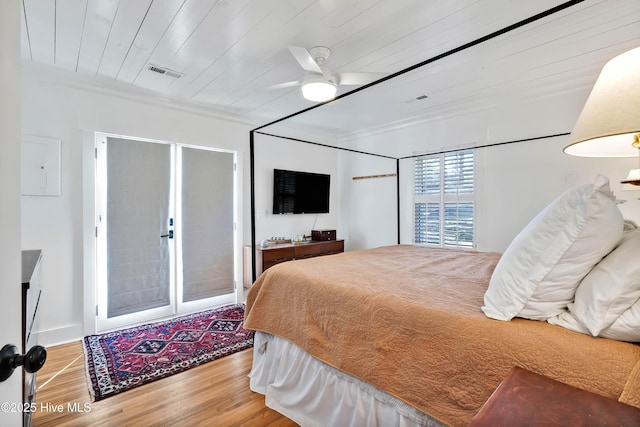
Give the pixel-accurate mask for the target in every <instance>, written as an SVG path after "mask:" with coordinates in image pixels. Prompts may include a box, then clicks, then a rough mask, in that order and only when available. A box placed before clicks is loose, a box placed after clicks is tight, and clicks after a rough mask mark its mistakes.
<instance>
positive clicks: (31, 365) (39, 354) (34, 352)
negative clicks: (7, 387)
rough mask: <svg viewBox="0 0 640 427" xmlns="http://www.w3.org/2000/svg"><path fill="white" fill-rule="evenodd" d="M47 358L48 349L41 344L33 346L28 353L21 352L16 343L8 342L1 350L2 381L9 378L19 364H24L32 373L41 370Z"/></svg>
mask: <svg viewBox="0 0 640 427" xmlns="http://www.w3.org/2000/svg"><path fill="white" fill-rule="evenodd" d="M46 360H47V349H45V348H44V347H42V346H41V345H35V346H33V347H31V349H29V351H28V352H27V354H19V353H18V348H17V347H16V346H15V345H13V344H7V345H5V346H4V347H2V350H0V382H2V381H4V380H6V379H7V378H9V377H10V376H11V374H13V371H14V370H15V369H16V368H17V367H18V366H24V370H25V371H27V372H28V373H30V374H31V373H34V372H36V371H38V370H40V368H42V366H43V365H44V362H45V361H46Z"/></svg>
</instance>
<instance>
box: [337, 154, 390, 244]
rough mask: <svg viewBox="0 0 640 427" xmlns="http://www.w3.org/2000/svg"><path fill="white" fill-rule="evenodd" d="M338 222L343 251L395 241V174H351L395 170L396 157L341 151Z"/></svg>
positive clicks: (380, 172) (386, 172) (382, 172)
mask: <svg viewBox="0 0 640 427" xmlns="http://www.w3.org/2000/svg"><path fill="white" fill-rule="evenodd" d="M339 165H340V167H339V169H340V175H341V176H342V179H341V182H342V187H341V189H340V198H341V206H342V208H343V209H342V211H341V221H340V223H341V224H342V230H343V231H342V232H343V237H344V238H345V250H356V249H363V248H373V247H377V246H384V245H393V244H396V243H398V232H397V230H398V227H397V224H398V222H397V218H398V215H397V212H398V209H397V181H396V177H383V178H367V179H356V180H354V179H353V178H354V177H362V176H373V175H386V174H395V173H396V160H395V159H389V158H385V157H377V156H369V155H364V154H359V153H351V152H344V151H342V152H340V154H339Z"/></svg>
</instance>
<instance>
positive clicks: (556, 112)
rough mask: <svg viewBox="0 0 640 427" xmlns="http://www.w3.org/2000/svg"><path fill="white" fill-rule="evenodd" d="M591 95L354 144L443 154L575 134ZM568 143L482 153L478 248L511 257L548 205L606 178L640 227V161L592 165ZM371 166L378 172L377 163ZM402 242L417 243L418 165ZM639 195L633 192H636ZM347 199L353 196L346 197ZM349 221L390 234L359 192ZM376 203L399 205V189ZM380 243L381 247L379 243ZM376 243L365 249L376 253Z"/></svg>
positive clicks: (404, 169)
mask: <svg viewBox="0 0 640 427" xmlns="http://www.w3.org/2000/svg"><path fill="white" fill-rule="evenodd" d="M589 90H590V88H584V89H583V90H580V91H576V92H570V93H562V94H558V95H556V96H553V97H545V98H541V99H535V100H529V101H526V102H523V103H521V104H520V105H518V106H515V107H514V106H511V107H510V108H509V109H505V108H501V107H500V106H496V107H494V108H492V109H488V110H487V111H483V112H481V113H474V114H469V115H459V116H455V117H446V118H442V119H441V120H438V121H432V122H423V123H418V124H416V125H415V126H413V127H403V128H400V129H396V130H391V131H388V132H384V133H378V134H375V135H362V136H360V137H359V138H358V139H356V140H355V141H351V142H354V143H355V144H356V147H357V148H358V149H360V150H372V149H374V147H375V146H376V144H389V143H390V141H392V142H393V149H394V150H395V153H396V155H400V156H401V155H412V154H413V153H425V152H435V151H438V150H440V149H441V148H443V147H445V146H446V144H447V143H451V141H453V145H454V146H465V145H467V146H468V145H480V144H493V143H502V142H506V141H514V140H520V139H527V138H532V137H536V136H546V135H554V134H558V133H564V132H569V131H571V129H572V127H573V125H574V123H575V120H576V119H577V117H578V115H579V113H580V111H581V109H582V105H583V104H584V101H585V100H586V97H587V96H588V93H589ZM567 140H568V136H558V137H553V138H545V139H539V140H534V141H528V142H518V143H514V144H507V145H499V146H495V147H489V148H484V149H479V150H478V151H477V157H476V158H477V172H478V187H477V194H478V199H477V200H476V206H477V226H476V233H477V248H478V249H479V250H483V251H497V252H503V251H504V250H505V249H506V247H507V246H508V245H509V243H510V242H511V240H512V239H513V238H514V237H515V235H516V234H517V233H518V232H519V231H520V230H521V229H522V228H523V227H524V226H525V225H526V224H527V223H528V222H529V221H530V220H531V219H532V218H533V217H534V216H535V215H536V214H537V213H538V212H539V211H540V210H542V209H543V208H544V207H545V206H546V205H547V204H548V203H550V202H551V201H552V200H553V199H555V198H556V197H557V196H559V195H560V194H561V193H562V192H563V191H565V190H566V189H568V188H571V187H573V186H575V185H579V184H585V183H592V182H593V180H594V179H595V176H596V175H597V174H598V173H601V174H603V175H606V176H608V177H609V178H610V181H611V188H612V189H613V191H614V192H615V194H616V197H617V198H618V199H620V200H626V202H625V203H622V204H619V208H620V210H621V211H622V212H623V214H624V216H625V217H626V218H629V219H633V220H635V221H636V222H640V201H638V197H640V192H638V190H637V189H640V188H638V187H633V186H630V185H624V186H623V185H621V184H620V183H619V181H621V180H622V179H624V178H625V177H626V174H627V172H628V171H629V169H632V168H637V164H638V159H637V158H630V159H586V158H578V157H572V156H568V155H566V154H564V153H563V152H562V149H563V147H564V146H565V145H566V144H567ZM362 161H369V162H370V163H371V165H372V167H373V165H374V164H375V161H374V160H362ZM400 170H401V173H400V176H401V185H400V187H401V188H400V198H401V213H400V215H401V242H402V243H411V242H412V238H413V234H412V233H413V230H412V221H413V194H412V190H413V161H412V160H411V159H407V160H402V161H401V164H400ZM629 189H631V191H628V190H629ZM344 191H349V189H348V188H347V189H345V190H344ZM350 194H351V197H350V202H349V207H350V210H349V212H348V215H349V216H350V217H352V218H370V221H371V223H370V224H368V225H367V226H368V227H369V228H370V229H371V230H373V229H375V226H376V224H377V225H379V226H381V227H388V224H387V222H386V221H384V219H383V217H382V215H377V214H374V216H373V217H370V216H368V215H371V213H370V209H369V207H368V198H369V197H371V195H370V194H369V193H367V192H351V193H350ZM375 197H376V198H379V199H382V200H391V199H392V198H393V197H395V188H391V187H388V188H384V187H377V188H376V194H375ZM347 232H348V233H349V235H351V234H352V232H353V233H354V234H357V233H360V232H361V226H360V224H358V223H357V222H354V221H352V222H349V227H348V230H347ZM375 243H378V242H375ZM372 244H374V242H363V246H362V247H363V248H364V247H371V245H372Z"/></svg>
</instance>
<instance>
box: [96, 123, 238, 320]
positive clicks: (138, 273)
mask: <svg viewBox="0 0 640 427" xmlns="http://www.w3.org/2000/svg"><path fill="white" fill-rule="evenodd" d="M235 179H236V177H235V154H234V153H231V152H225V151H218V150H211V149H203V148H196V147H190V146H185V145H180V144H175V143H169V142H161V141H151V140H144V139H135V138H130V137H120V136H112V135H106V134H97V135H96V215H97V217H96V239H97V247H96V254H97V257H96V258H97V260H96V261H97V262H96V273H97V277H96V285H97V292H96V295H97V305H96V316H97V328H98V330H99V331H104V330H108V329H113V328H119V327H123V326H128V325H133V324H136V323H141V322H146V321H150V320H155V319H160V318H166V317H170V316H173V315H177V314H184V313H189V312H193V311H197V310H201V309H206V308H209V307H213V306H216V305H220V304H225V303H230V302H235V301H236V294H235V284H236V282H237V281H236V277H235V271H236V269H235V265H236V261H235V259H234V258H235V256H234V254H235V253H236V251H235V197H234V188H235Z"/></svg>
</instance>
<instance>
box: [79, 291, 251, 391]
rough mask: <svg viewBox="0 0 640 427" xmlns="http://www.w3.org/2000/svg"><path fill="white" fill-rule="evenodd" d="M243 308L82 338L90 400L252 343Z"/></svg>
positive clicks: (225, 354)
mask: <svg viewBox="0 0 640 427" xmlns="http://www.w3.org/2000/svg"><path fill="white" fill-rule="evenodd" d="M243 321H244V305H243V304H233V305H227V306H224V307H220V308H216V309H214V310H208V311H204V312H201V313H196V314H191V315H188V316H183V317H178V318H175V319H171V320H168V321H164V322H158V323H152V324H148V325H142V326H137V327H135V328H130V329H124V330H120V331H115V332H109V333H105V334H100V335H90V336H87V337H84V339H83V340H82V343H83V346H84V352H85V361H86V363H87V373H88V377H89V379H90V382H91V386H90V388H89V390H90V392H91V394H92V397H93V399H94V400H101V399H104V398H106V397H109V396H112V395H114V394H118V393H122V392H123V391H126V390H130V389H132V388H134V387H138V386H141V385H143V384H147V383H149V382H151V381H155V380H158V379H160V378H165V377H168V376H169V375H173V374H176V373H178V372H182V371H185V370H187V369H189V368H193V367H195V366H198V365H201V364H203V363H205V362H210V361H212V360H215V359H219V358H220V357H223V356H227V355H229V354H232V353H235V352H238V351H240V350H244V349H246V348H249V347H251V346H252V345H253V332H252V331H247V330H245V329H244V328H243V327H242V325H243Z"/></svg>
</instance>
